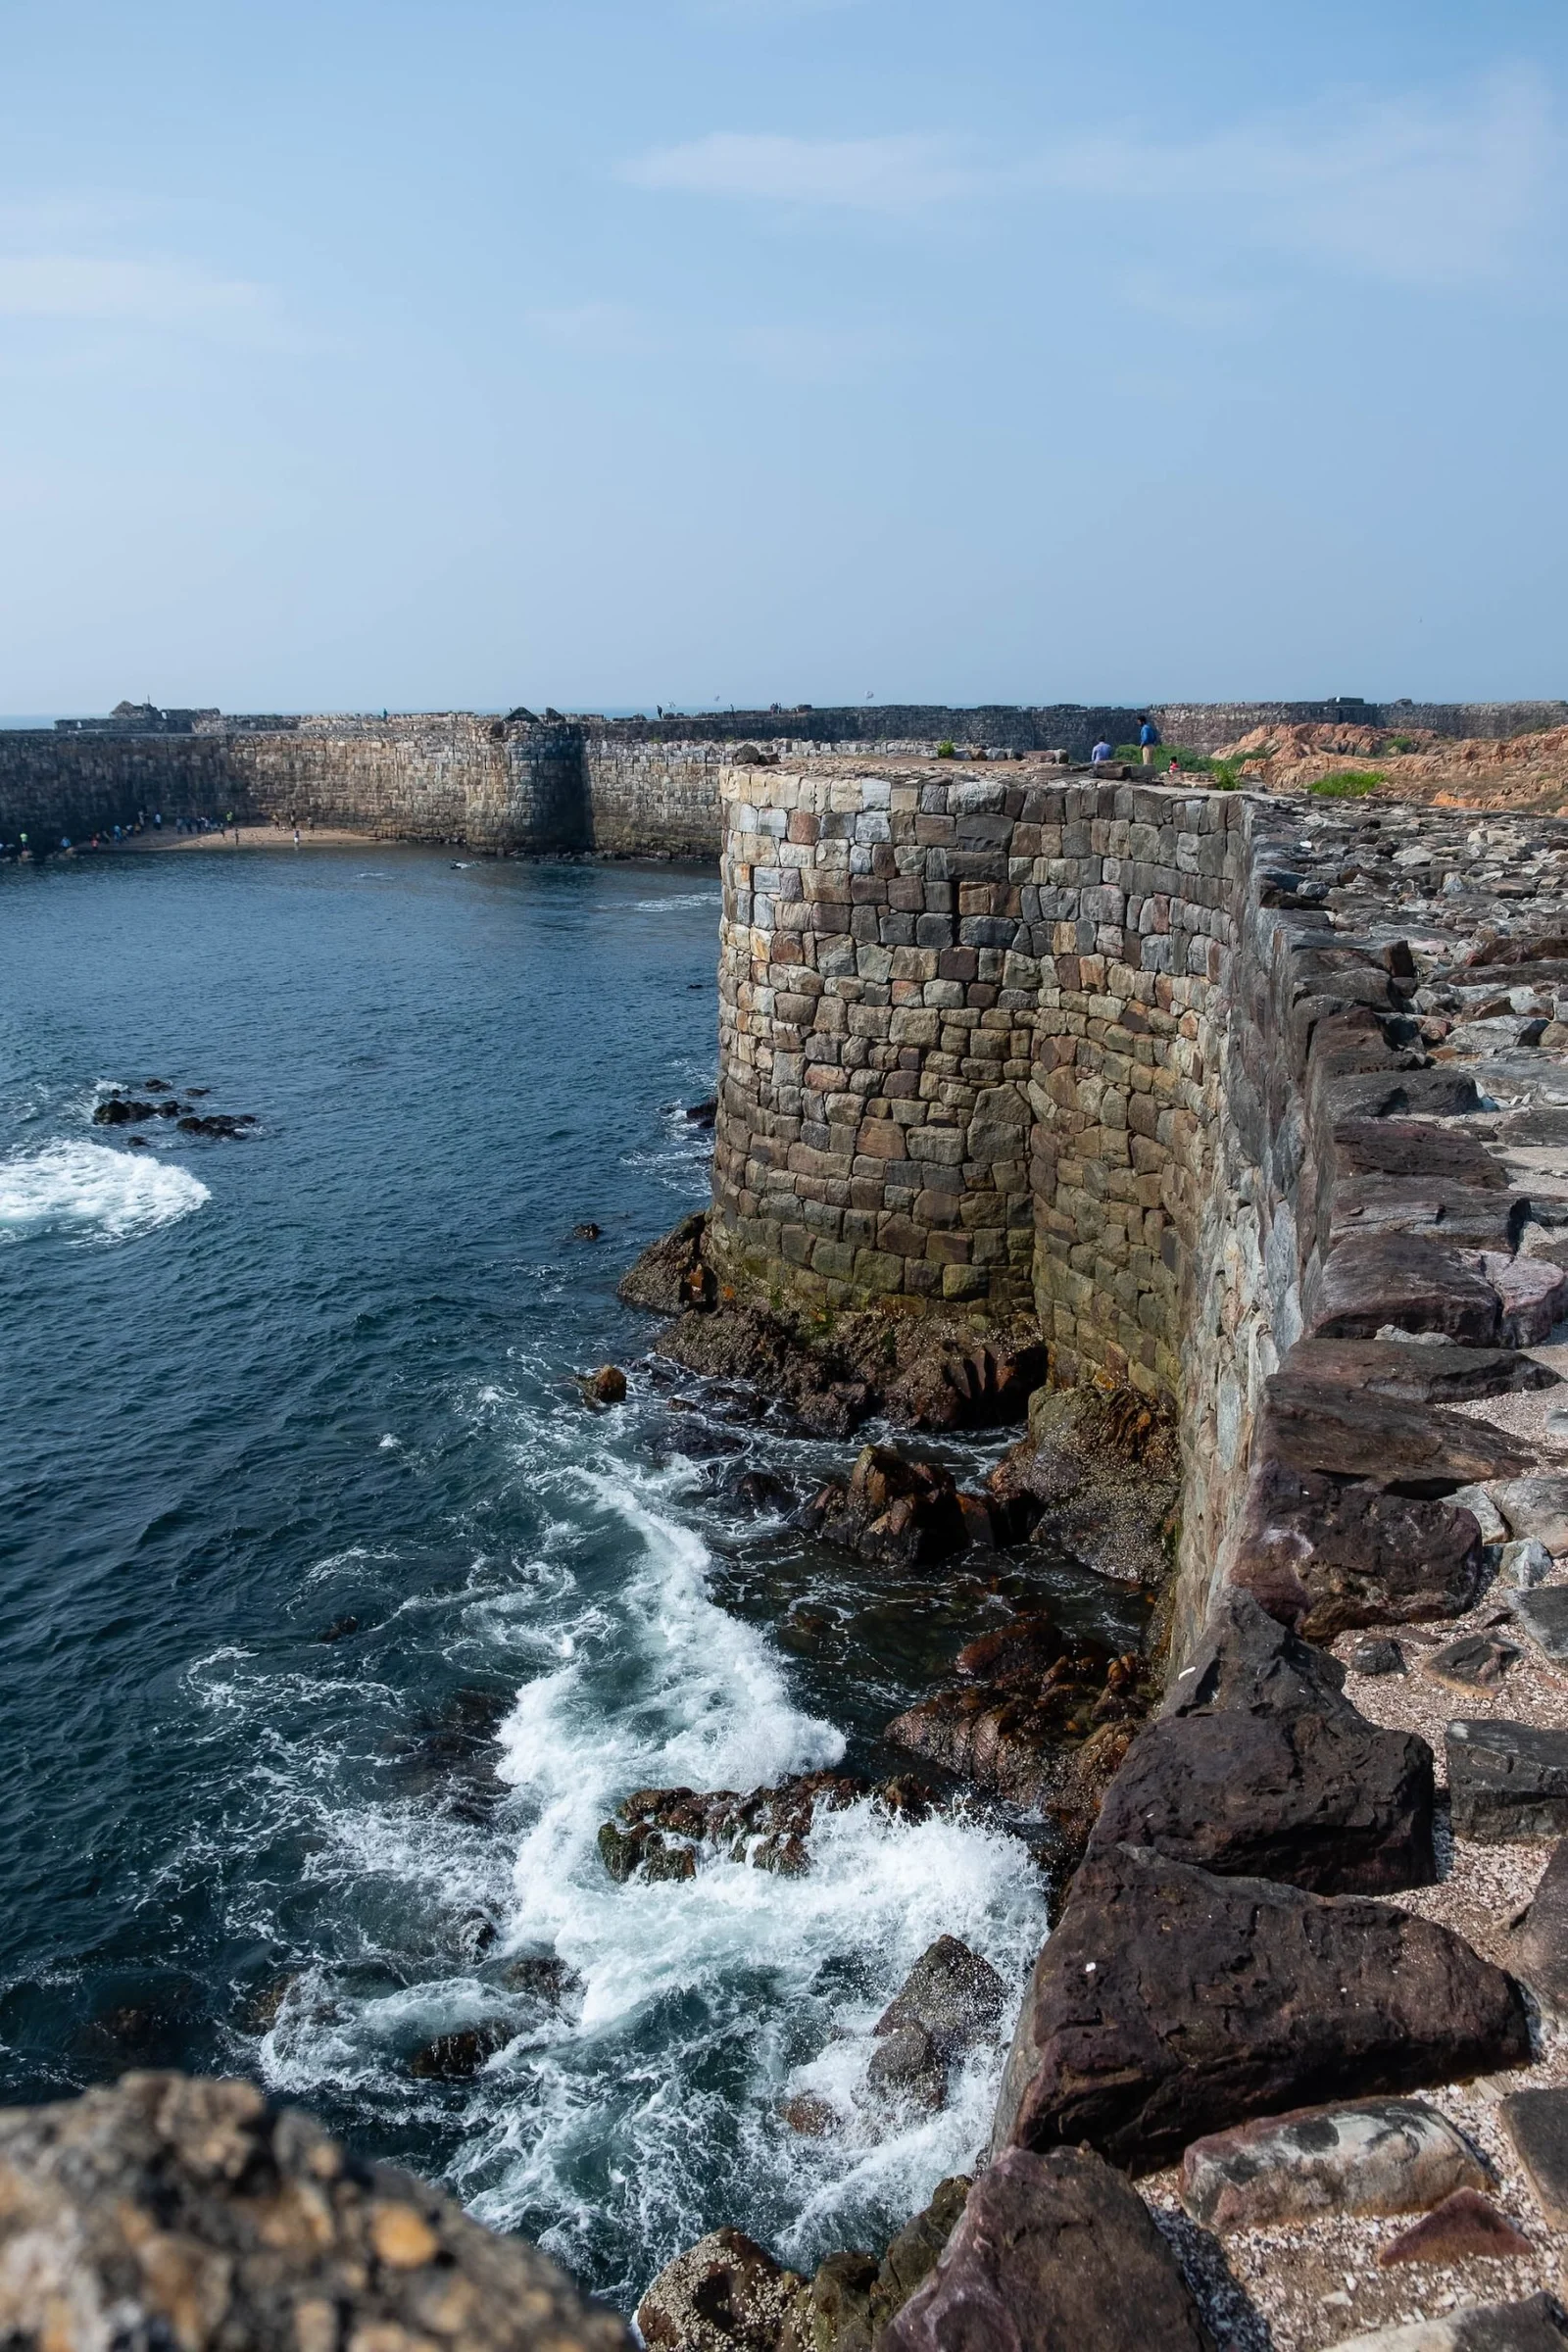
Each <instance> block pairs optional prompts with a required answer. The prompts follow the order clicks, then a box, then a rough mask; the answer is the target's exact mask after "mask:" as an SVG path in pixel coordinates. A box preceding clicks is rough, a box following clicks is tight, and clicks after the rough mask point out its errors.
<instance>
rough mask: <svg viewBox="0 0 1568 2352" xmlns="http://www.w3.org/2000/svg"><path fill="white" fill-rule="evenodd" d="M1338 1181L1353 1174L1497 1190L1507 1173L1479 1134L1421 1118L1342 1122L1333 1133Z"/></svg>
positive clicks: (1505, 1185)
mask: <svg viewBox="0 0 1568 2352" xmlns="http://www.w3.org/2000/svg"><path fill="white" fill-rule="evenodd" d="M1334 1155H1335V1162H1336V1166H1337V1168H1338V1171H1339V1181H1340V1182H1341V1183H1344V1182H1345V1180H1346V1179H1347V1178H1353V1177H1356V1176H1414V1177H1418V1178H1420V1179H1421V1180H1422V1181H1426V1180H1428V1179H1430V1178H1432V1177H1441V1178H1445V1179H1446V1181H1447V1182H1449V1183H1450V1184H1462V1185H1468V1186H1470V1187H1471V1188H1473V1189H1474V1188H1479V1189H1481V1190H1484V1191H1494V1192H1501V1191H1503V1190H1505V1189H1506V1187H1507V1183H1508V1171H1507V1169H1506V1168H1505V1167H1504V1166H1503V1164H1502V1162H1501V1160H1500V1159H1496V1158H1495V1157H1494V1155H1493V1154H1492V1152H1489V1151H1488V1150H1487V1147H1486V1145H1485V1144H1484V1143H1483V1142H1482V1141H1481V1138H1480V1137H1479V1136H1478V1135H1473V1134H1471V1133H1470V1132H1469V1131H1468V1130H1467V1129H1465V1128H1462V1127H1459V1128H1450V1127H1432V1126H1429V1125H1427V1124H1426V1123H1424V1122H1423V1121H1421V1120H1419V1119H1397V1118H1389V1119H1342V1120H1341V1121H1340V1123H1339V1125H1338V1126H1337V1127H1336V1128H1335V1130H1334Z"/></svg>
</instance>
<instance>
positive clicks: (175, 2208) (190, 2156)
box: [0, 2074, 630, 2352]
mask: <svg viewBox="0 0 1568 2352" xmlns="http://www.w3.org/2000/svg"><path fill="white" fill-rule="evenodd" d="M0 2178H3V2180H4V2184H5V2198H4V2211H3V2214H0V2338H3V2339H4V2340H5V2341H6V2342H7V2343H9V2344H15V2345H19V2346H21V2345H36V2344H40V2343H43V2342H47V2343H48V2344H50V2345H51V2346H59V2347H60V2348H61V2352H71V2348H74V2347H81V2352H86V2348H87V2347H89V2346H100V2345H108V2344H110V2343H115V2344H121V2345H126V2346H130V2345H138V2346H141V2345H145V2346H148V2347H151V2346H155V2345H157V2346H174V2345H178V2346H179V2347H181V2352H220V2348H221V2347H227V2346H231V2345H278V2346H285V2345H286V2346H289V2347H296V2348H297V2352H328V2347H331V2346H334V2345H336V2344H339V2343H344V2344H348V2343H355V2344H359V2345H363V2346H370V2345H372V2344H373V2345H381V2346H386V2347H388V2348H390V2347H392V2346H394V2345H409V2346H412V2345H415V2344H423V2343H429V2342H431V2341H432V2339H433V2338H434V2337H439V2339H440V2340H441V2341H443V2342H447V2343H456V2342H458V2341H461V2342H462V2344H463V2345H464V2346H465V2348H466V2352H547V2348H548V2352H630V2339H629V2337H628V2335H627V2332H626V2329H625V2327H624V2326H623V2324H622V2323H621V2321H620V2320H619V2319H617V2318H616V2317H615V2316H614V2315H613V2313H611V2312H607V2311H601V2310H597V2309H595V2308H594V2307H593V2306H592V2305H590V2304H588V2303H585V2302H584V2301H583V2300H582V2298H581V2297H580V2296H579V2295H578V2294H577V2293H576V2292H575V2290H574V2289H573V2287H572V2286H571V2283H570V2281H569V2280H568V2279H567V2278H565V2276H564V2273H563V2272H561V2271H559V2270H558V2269H557V2268H556V2266H555V2264H554V2263H552V2262H549V2261H547V2260H546V2258H545V2257H544V2256H543V2255H542V2254H540V2253H539V2252H537V2251H536V2249H535V2248H534V2247H532V2246H530V2245H529V2244H528V2243H527V2242H526V2240H524V2239H522V2238H519V2237H505V2238H503V2237H493V2236H492V2235H491V2234H490V2232H489V2231H488V2230H486V2229H480V2228H479V2226H478V2224H477V2223H475V2222H471V2221H469V2220H468V2218H467V2217H466V2214H464V2213H463V2212H461V2211H460V2209H459V2208H458V2206H457V2205H455V2204H454V2203H453V2201H452V2199H451V2198H450V2197H447V2196H444V2195H443V2194H442V2193H441V2191H440V2190H439V2189H435V2188H431V2187H429V2186H428V2185H427V2184H426V2183H425V2182H423V2181H420V2180H413V2179H412V2178H411V2177H410V2176H409V2175H408V2174H407V2173H402V2172H398V2171H395V2170H394V2169H393V2168H392V2167H391V2166H388V2165H378V2164H366V2163H364V2162H362V2161H361V2160H360V2159H358V2158H357V2157H354V2156H352V2155H350V2154H349V2153H348V2152H347V2151H346V2150H344V2149H343V2148H342V2147H341V2146H340V2145H339V2144H338V2142H337V2141H335V2140H333V2139H330V2138H328V2136H327V2134H326V2133H325V2132H324V2131H322V2130H321V2129H320V2127H319V2125H318V2124H316V2123H314V2122H313V2121H312V2120H311V2118H310V2117H308V2116H305V2115H302V2114H300V2113H298V2112H297V2111H295V2110H284V2111H283V2112H281V2113H279V2112H277V2111H276V2110H274V2109H272V2108H271V2107H270V2106H269V2105H268V2104H267V2102H266V2101H265V2100H264V2099H263V2097H262V2094H261V2092H260V2091H259V2090H257V2089H256V2088H255V2087H254V2085H253V2084H251V2083H249V2082H212V2081H207V2082H200V2081H192V2080H190V2079H188V2078H187V2077H184V2076H181V2075H173V2074H142V2075H129V2076H127V2077H126V2078H125V2079H124V2080H123V2082H120V2083H119V2084H118V2085H117V2086H115V2087H114V2088H112V2089H107V2088H106V2089H100V2090H91V2091H88V2092H86V2093H85V2094H84V2095H83V2096H82V2097H81V2098H79V2099H68V2100H64V2101H62V2102H60V2103H59V2104H58V2105H55V2106H49V2107H19V2108H12V2109H10V2110H8V2111H6V2112H5V2113H4V2114H3V2115H0Z"/></svg>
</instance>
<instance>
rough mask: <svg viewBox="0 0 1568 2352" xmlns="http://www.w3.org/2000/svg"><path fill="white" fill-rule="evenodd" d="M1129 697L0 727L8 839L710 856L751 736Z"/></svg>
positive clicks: (980, 736) (888, 750) (979, 742)
mask: <svg viewBox="0 0 1568 2352" xmlns="http://www.w3.org/2000/svg"><path fill="white" fill-rule="evenodd" d="M1144 709H1145V710H1147V711H1150V712H1151V713H1152V716H1153V718H1154V720H1155V722H1156V724H1157V725H1158V726H1159V728H1160V731H1161V733H1162V734H1163V736H1164V737H1165V740H1166V741H1167V742H1172V743H1180V744H1184V745H1188V746H1190V747H1191V748H1192V749H1194V750H1195V751H1203V752H1212V751H1215V750H1217V749H1218V748H1219V747H1220V746H1221V745H1222V744H1225V743H1228V742H1232V741H1234V740H1235V738H1236V737H1237V736H1239V735H1242V734H1245V733H1246V732H1247V731H1248V730H1249V729H1250V728H1252V727H1257V726H1270V725H1273V726H1279V725H1292V724H1300V723H1305V722H1325V721H1326V722H1328V723H1330V724H1333V723H1336V722H1339V723H1343V724H1345V725H1347V726H1351V725H1360V726H1378V727H1400V726H1405V727H1409V728H1411V729H1412V730H1413V729H1417V728H1432V729H1434V730H1436V731H1437V732H1439V733H1442V734H1445V735H1449V736H1460V735H1474V736H1502V735H1508V734H1515V733H1522V732H1526V731H1528V730H1529V729H1531V728H1535V727H1544V726H1549V725H1562V724H1565V723H1568V703H1484V704H1460V703H1452V704H1426V703H1420V704H1417V703H1393V704H1377V703H1365V702H1360V701H1358V700H1355V699H1353V698H1346V697H1342V698H1339V699H1337V700H1333V701H1327V702H1297V703H1183V704H1176V703H1164V704H1149V705H1146V706H1144ZM1142 714H1143V713H1142V711H1140V710H1138V709H1136V708H1134V707H1132V706H1130V705H1127V706H1115V705H1106V706H1095V705H1079V704H1050V705H1042V706H1023V705H1017V706H1013V705H1006V704H984V705H978V706H975V707H974V708H971V709H966V710H956V709H952V708H949V707H947V706H945V705H940V704H908V705H904V704H878V705H869V706H865V707H861V708H833V709H821V710H815V709H812V708H810V707H809V706H803V707H801V708H798V709H795V710H790V711H784V710H778V709H774V710H769V711H721V712H712V713H707V714H703V715H699V716H687V715H681V714H671V715H669V716H668V717H665V716H662V715H661V716H658V717H655V718H621V719H607V718H596V717H580V716H579V717H572V718H566V717H562V716H560V715H558V714H557V713H556V712H554V711H550V712H547V713H546V714H545V715H544V716H543V717H535V716H534V715H533V713H531V712H524V711H516V712H514V713H512V714H511V715H509V716H507V717H502V716H499V715H494V714H489V713H483V712H474V711H445V712H424V713H416V714H398V715H383V716H381V717H379V718H378V717H374V716H367V715H361V714H332V713H328V714H323V715H317V716H308V717H307V716H293V715H287V714H266V715H260V716H252V717H243V716H241V717H228V716H224V715H223V714H221V712H219V711H156V710H153V709H151V708H150V707H148V706H136V707H134V708H132V707H130V706H122V707H121V709H120V711H117V712H116V713H115V714H114V715H113V716H111V717H110V718H107V719H92V720H75V721H70V722H62V723H61V724H60V725H58V726H56V727H52V728H10V729H3V730H0V842H15V841H16V840H17V839H18V838H19V836H20V835H22V834H24V833H25V834H26V835H27V836H28V840H29V846H31V847H35V848H39V849H53V848H56V847H58V845H59V844H60V842H61V841H62V840H70V841H73V842H75V841H81V840H85V839H89V838H90V837H91V836H92V834H94V833H107V832H110V831H112V829H113V827H114V826H115V825H117V824H119V825H126V826H128V825H132V824H134V823H135V822H136V821H137V820H138V818H139V817H144V818H146V819H147V820H149V821H150V819H151V817H152V815H153V813H154V811H157V812H158V813H160V814H161V815H162V817H163V820H164V822H165V824H172V822H173V821H174V820H175V819H176V818H178V817H181V816H183V817H221V816H225V815H228V814H230V813H232V814H233V815H235V816H238V817H240V818H241V819H243V820H249V821H251V822H257V821H263V822H266V821H268V820H271V821H273V822H276V823H278V824H284V825H293V824H300V825H323V826H324V825H331V826H340V827H343V828H346V829H348V830H350V831H355V832H363V833H366V834H368V835H371V836H379V837H382V838H387V839H397V840H404V841H447V842H463V843H466V844H467V845H468V846H470V847H472V848H475V849H484V850H491V851H508V852H512V853H515V854H524V855H547V854H550V853H579V854H581V853H598V854H600V855H603V856H611V857H633V858H635V857H645V858H646V857H656V858H702V859H708V860H712V859H716V858H717V856H718V852H719V833H720V795H719V774H720V770H721V768H722V767H723V765H724V764H725V762H726V761H727V760H730V759H732V758H733V757H734V754H735V752H736V750H737V748H738V747H743V746H745V745H746V744H752V745H755V746H756V747H758V749H759V751H760V753H761V754H762V755H764V756H765V758H766V759H768V760H775V759H782V760H786V761H787V760H789V759H790V758H791V757H793V756H798V755H801V754H805V753H808V752H811V751H817V752H820V751H826V750H838V751H841V752H846V751H850V752H856V751H863V752H864V753H865V754H866V755H867V756H868V757H875V756H881V757H887V756H888V755H890V754H892V753H895V752H917V753H922V754H927V755H929V754H930V753H932V752H934V751H935V750H936V748H937V747H938V745H939V744H941V743H943V742H952V743H953V744H955V745H956V747H957V748H958V749H960V750H966V751H974V750H979V749H984V750H987V751H990V752H993V753H997V754H1007V753H1013V754H1016V753H1024V752H1042V751H1062V752H1065V753H1066V754H1067V755H1068V756H1069V758H1071V759H1073V760H1085V759H1087V757H1088V755H1089V751H1090V748H1091V746H1092V745H1093V744H1094V743H1095V741H1096V740H1097V739H1099V738H1101V737H1104V738H1105V739H1107V740H1108V741H1109V742H1111V743H1112V744H1118V743H1125V742H1126V741H1128V739H1129V738H1130V737H1131V736H1132V735H1133V734H1134V733H1135V732H1136V729H1137V725H1138V721H1139V719H1140V717H1141V715H1142Z"/></svg>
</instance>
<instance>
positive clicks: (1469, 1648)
mask: <svg viewBox="0 0 1568 2352" xmlns="http://www.w3.org/2000/svg"><path fill="white" fill-rule="evenodd" d="M1519 1657H1520V1652H1519V1651H1518V1650H1517V1649H1515V1648H1514V1646H1513V1643H1512V1642H1495V1641H1494V1640H1493V1639H1492V1636H1491V1635H1490V1634H1467V1635H1466V1636H1465V1638H1464V1640H1463V1641H1461V1642H1446V1643H1445V1644H1444V1646H1443V1648H1442V1649H1435V1650H1434V1651H1433V1652H1432V1654H1431V1656H1430V1657H1429V1658H1426V1659H1424V1660H1423V1662H1422V1671H1423V1672H1424V1673H1426V1674H1430V1675H1431V1677H1432V1679H1433V1681H1434V1682H1436V1683H1443V1684H1444V1685H1446V1688H1447V1689H1448V1690H1450V1691H1495V1690H1496V1689H1497V1688H1498V1687H1499V1685H1500V1684H1501V1683H1502V1682H1503V1680H1504V1678H1505V1677H1506V1675H1507V1673H1508V1670H1509V1668H1510V1667H1511V1666H1516V1665H1517V1664H1518V1663H1519Z"/></svg>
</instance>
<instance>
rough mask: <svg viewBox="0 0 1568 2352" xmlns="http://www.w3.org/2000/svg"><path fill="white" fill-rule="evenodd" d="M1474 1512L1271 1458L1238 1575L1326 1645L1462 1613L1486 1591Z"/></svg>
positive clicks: (1272, 1608) (1245, 1529)
mask: <svg viewBox="0 0 1568 2352" xmlns="http://www.w3.org/2000/svg"><path fill="white" fill-rule="evenodd" d="M1481 1553H1482V1546H1481V1529H1480V1527H1479V1525H1478V1523H1477V1521H1476V1519H1475V1517H1474V1515H1473V1513H1471V1512H1470V1511H1468V1510H1462V1509H1460V1508H1458V1507H1457V1506H1456V1505H1454V1504H1451V1503H1446V1502H1435V1501H1422V1500H1419V1499H1416V1498H1413V1497H1411V1496H1408V1495H1391V1494H1389V1493H1387V1492H1385V1491H1384V1490H1383V1489H1382V1488H1380V1487H1378V1486H1375V1485H1373V1484H1371V1483H1369V1482H1365V1481H1357V1482H1353V1483H1346V1482H1345V1481H1343V1480H1339V1479H1335V1478H1329V1477H1325V1476H1323V1475H1322V1474H1320V1473H1318V1472H1316V1471H1297V1470H1292V1469H1289V1468H1287V1466H1286V1465H1285V1463H1283V1462H1280V1461H1265V1462H1264V1463H1263V1464H1262V1466H1261V1468H1260V1469H1258V1470H1257V1471H1256V1472H1255V1473H1254V1474H1253V1477H1252V1481H1251V1484H1250V1488H1249V1491H1248V1499H1247V1511H1246V1516H1245V1519H1244V1522H1243V1526H1242V1531H1241V1534H1240V1537H1239V1539H1238V1543H1237V1547H1236V1552H1235V1556H1234V1559H1233V1561H1232V1565H1231V1571H1230V1574H1231V1581H1232V1583H1233V1584H1236V1585H1239V1586H1243V1587H1245V1588H1246V1589H1247V1591H1249V1592H1250V1593H1253V1594H1254V1595H1255V1596H1256V1598H1257V1599H1258V1600H1259V1601H1261V1603H1262V1605H1263V1607H1264V1608H1265V1609H1267V1610H1268V1611H1269V1613H1270V1615H1271V1616H1275V1617H1278V1618H1280V1619H1281V1620H1282V1621H1283V1622H1284V1623H1286V1624H1288V1625H1294V1626H1295V1628H1296V1630H1297V1632H1298V1633H1300V1634H1304V1635H1306V1636H1307V1637H1308V1638H1309V1639H1311V1640H1313V1641H1317V1642H1330V1641H1332V1640H1333V1639H1334V1636H1335V1635H1336V1634H1342V1633H1347V1632H1348V1631H1350V1630H1351V1629H1352V1628H1354V1627H1356V1626H1362V1625H1401V1624H1404V1623H1405V1622H1407V1621H1408V1620H1409V1619H1411V1618H1422V1617H1458V1616H1461V1615H1462V1614H1463V1612H1464V1611H1465V1610H1466V1609H1467V1608H1469V1606H1470V1604H1471V1602H1472V1601H1473V1600H1474V1599H1475V1596H1476V1593H1477V1592H1478V1591H1479V1590H1480V1585H1481V1577H1482V1571H1483V1561H1482V1556H1481Z"/></svg>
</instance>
